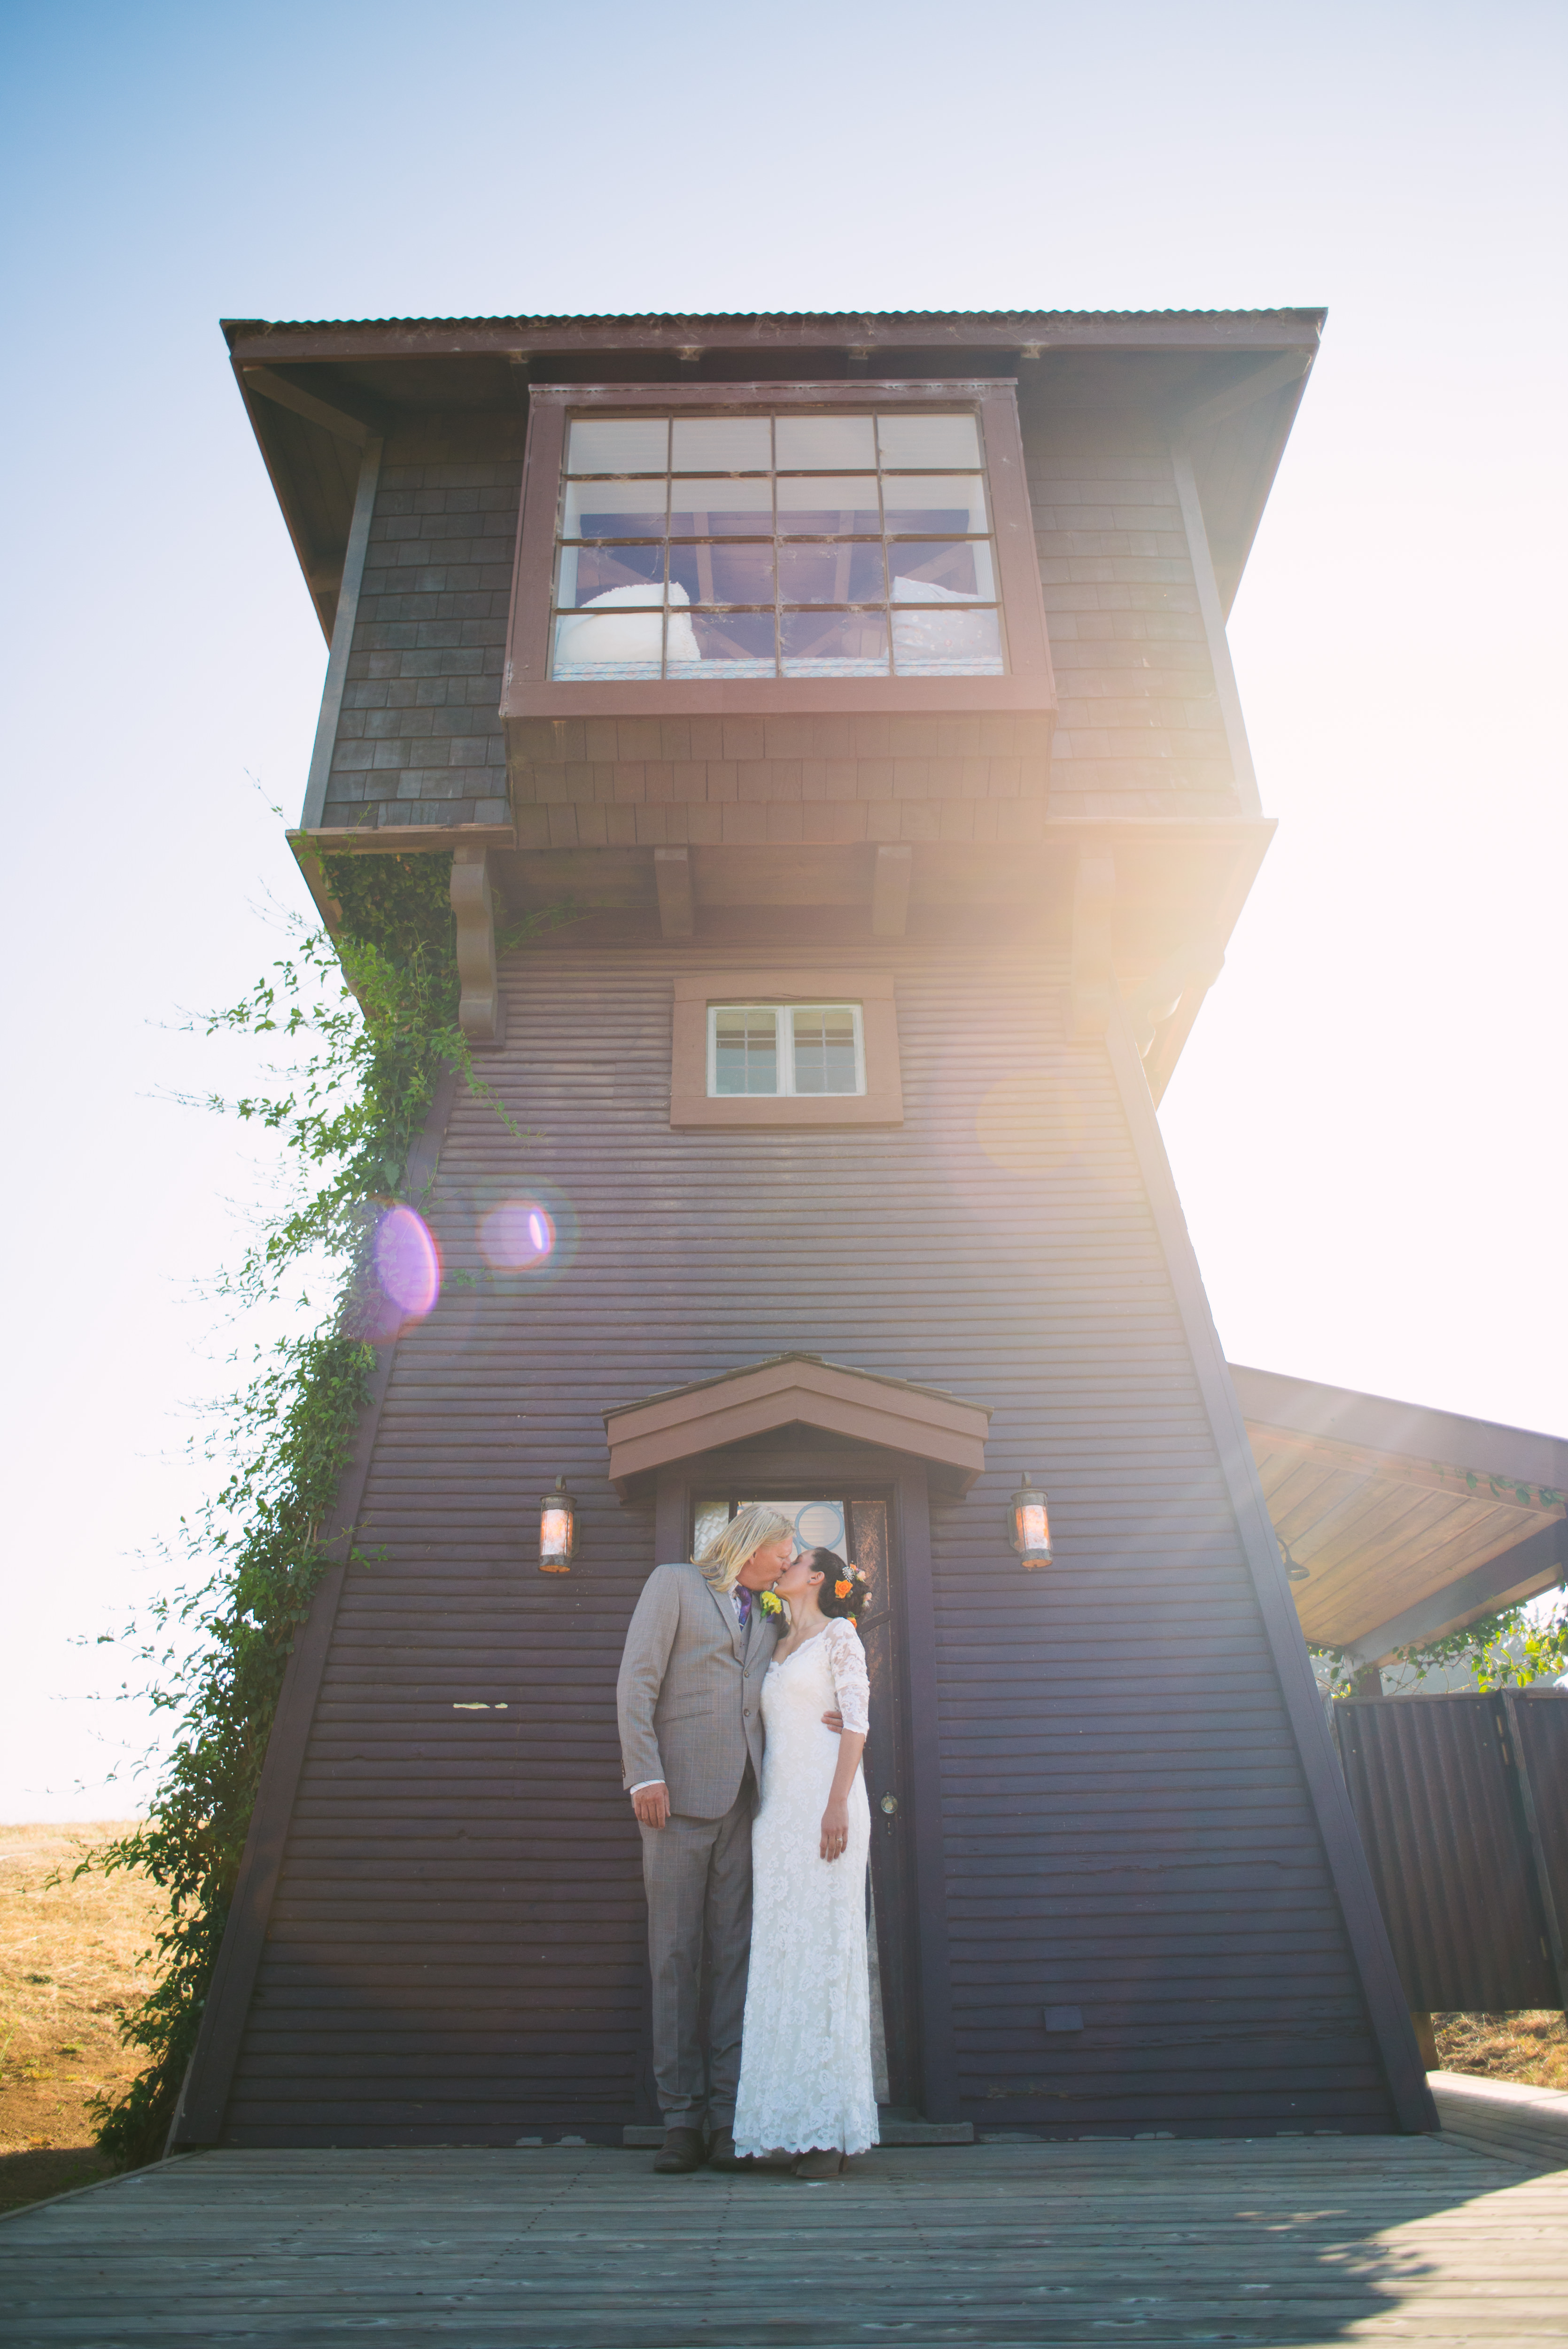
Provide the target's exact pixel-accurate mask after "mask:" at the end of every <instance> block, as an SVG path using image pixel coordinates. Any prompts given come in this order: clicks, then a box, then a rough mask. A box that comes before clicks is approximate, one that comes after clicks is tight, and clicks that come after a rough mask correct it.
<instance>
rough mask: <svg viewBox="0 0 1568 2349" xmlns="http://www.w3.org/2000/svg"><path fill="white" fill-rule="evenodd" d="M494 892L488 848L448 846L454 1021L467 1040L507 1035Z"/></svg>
mask: <svg viewBox="0 0 1568 2349" xmlns="http://www.w3.org/2000/svg"><path fill="white" fill-rule="evenodd" d="M497 895H498V892H497V889H496V885H495V858H494V854H493V852H492V851H491V850H490V849H488V848H477V847H469V846H465V847H461V848H458V849H454V850H453V852H452V879H451V903H452V912H453V914H454V915H455V916H456V917H457V925H458V977H459V979H460V980H461V982H462V994H461V998H460V999H459V1005H458V1025H459V1028H460V1029H461V1030H462V1031H463V1034H464V1035H465V1036H466V1037H467V1038H468V1040H469V1043H470V1044H476V1045H478V1044H501V1043H504V1042H505V1040H506V1000H505V998H504V997H503V996H502V994H501V991H500V969H499V968H498V965H497V961H496V950H495V916H496V900H497Z"/></svg>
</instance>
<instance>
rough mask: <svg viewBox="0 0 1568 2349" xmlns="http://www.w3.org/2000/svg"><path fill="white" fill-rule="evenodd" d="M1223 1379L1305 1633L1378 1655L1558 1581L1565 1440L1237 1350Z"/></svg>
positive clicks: (1567, 1476) (1566, 1541) (1567, 1560)
mask: <svg viewBox="0 0 1568 2349" xmlns="http://www.w3.org/2000/svg"><path fill="white" fill-rule="evenodd" d="M1232 1377H1233V1381H1234V1382H1235V1386H1236V1391H1237V1394H1238V1396H1239V1398H1240V1401H1241V1404H1242V1410H1243V1416H1244V1417H1245V1420H1246V1423H1247V1433H1248V1435H1249V1437H1250V1439H1251V1442H1252V1447H1253V1455H1254V1457H1255V1458H1256V1461H1257V1464H1258V1470H1259V1474H1260V1475H1261V1477H1262V1480H1263V1487H1264V1495H1265V1496H1266V1498H1267V1501H1268V1506H1269V1514H1270V1516H1271V1517H1272V1518H1273V1520H1274V1531H1275V1533H1276V1534H1277V1535H1278V1537H1279V1539H1280V1542H1281V1544H1282V1546H1283V1547H1284V1549H1285V1551H1286V1553H1287V1556H1286V1565H1287V1568H1292V1569H1294V1571H1293V1575H1292V1583H1291V1588H1292V1593H1293V1595H1294V1597H1295V1605H1296V1612H1297V1614H1298V1615H1299V1617H1300V1619H1301V1625H1302V1629H1303V1630H1304V1631H1305V1634H1306V1637H1307V1638H1308V1639H1309V1640H1313V1641H1314V1642H1315V1643H1318V1644H1321V1645H1323V1646H1325V1647H1336V1648H1347V1649H1352V1650H1354V1651H1356V1653H1357V1655H1358V1656H1360V1657H1362V1658H1363V1659H1365V1660H1366V1661H1376V1660H1377V1658H1378V1657H1379V1656H1381V1655H1387V1654H1388V1653H1390V1652H1392V1651H1393V1650H1394V1649H1395V1648H1397V1647H1399V1646H1404V1645H1409V1644H1414V1643H1415V1642H1417V1641H1418V1640H1429V1639H1435V1638H1437V1637H1438V1636H1439V1634H1440V1633H1442V1632H1444V1631H1447V1630H1456V1629H1458V1628H1460V1626H1462V1625H1463V1624H1465V1623H1467V1622H1470V1621H1473V1620H1474V1619H1476V1618H1477V1617H1479V1616H1481V1615H1484V1614H1488V1613H1491V1612H1492V1611H1493V1610H1494V1609H1497V1608H1499V1607H1501V1606H1504V1605H1507V1604H1509V1603H1511V1601H1513V1600H1515V1599H1524V1598H1529V1597H1531V1596H1532V1595H1533V1594H1534V1593H1535V1592H1537V1591H1541V1590H1545V1589H1548V1588H1551V1586H1552V1585H1553V1583H1555V1582H1560V1581H1562V1580H1563V1577H1564V1569H1565V1568H1568V1525H1565V1523H1564V1518H1565V1512H1564V1507H1563V1499H1562V1497H1561V1496H1562V1495H1563V1492H1564V1490H1565V1489H1568V1441H1565V1440H1564V1439H1563V1438H1562V1437H1558V1436H1551V1435H1541V1434H1535V1433H1531V1432H1530V1431H1529V1430H1526V1429H1522V1428H1513V1427H1504V1426H1500V1425H1498V1424H1496V1423H1493V1422H1491V1421H1488V1420H1477V1419H1468V1418H1463V1417H1460V1415H1459V1414H1457V1413H1450V1412H1437V1411H1424V1410H1421V1409H1419V1408H1418V1406H1416V1405H1414V1404H1408V1403H1399V1402H1388V1401H1387V1400H1385V1399H1384V1398H1382V1397H1380V1396H1376V1395H1364V1394H1357V1393H1355V1392H1352V1391H1350V1390H1348V1389H1346V1388H1343V1387H1329V1386H1324V1385H1320V1384H1318V1383H1317V1382H1316V1381H1311V1380H1305V1379H1288V1378H1282V1377H1279V1376H1277V1375H1276V1374H1275V1373H1274V1372H1272V1371H1255V1370H1249V1369H1245V1368H1243V1367H1242V1366H1240V1365H1236V1364H1233V1365H1232ZM1303 1569H1305V1573H1303V1571H1302V1570H1303Z"/></svg>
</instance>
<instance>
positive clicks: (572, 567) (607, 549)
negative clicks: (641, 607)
mask: <svg viewBox="0 0 1568 2349" xmlns="http://www.w3.org/2000/svg"><path fill="white" fill-rule="evenodd" d="M664 575H665V550H664V548H663V547H662V546H563V547H562V550H561V562H560V566H559V568H558V571H557V574H556V580H555V600H556V602H557V604H558V605H561V606H562V609H563V610H570V608H571V607H572V605H573V604H592V603H594V602H596V601H597V599H598V598H599V597H600V596H601V595H606V594H608V592H609V591H610V590H611V589H612V588H614V587H634V586H651V587H653V588H655V590H657V589H658V587H659V583H660V582H661V580H662V579H663V577H664ZM635 600H637V601H646V602H650V603H652V602H656V601H657V600H658V596H657V595H656V594H655V595H652V596H648V597H645V598H637V599H635Z"/></svg>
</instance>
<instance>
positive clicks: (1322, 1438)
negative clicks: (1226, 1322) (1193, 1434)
mask: <svg viewBox="0 0 1568 2349" xmlns="http://www.w3.org/2000/svg"><path fill="white" fill-rule="evenodd" d="M1247 1435H1248V1438H1249V1439H1250V1441H1251V1442H1252V1444H1253V1449H1254V1451H1255V1450H1256V1448H1257V1446H1258V1445H1259V1444H1263V1445H1264V1449H1265V1450H1267V1451H1269V1452H1294V1453H1297V1454H1300V1455H1301V1457H1302V1458H1303V1459H1305V1460H1317V1461H1321V1462H1322V1463H1323V1464H1324V1465H1325V1466H1326V1467H1329V1468H1337V1469H1339V1470H1341V1471H1342V1472H1343V1473H1344V1474H1345V1475H1352V1476H1361V1477H1367V1478H1375V1479H1377V1481H1378V1482H1379V1483H1381V1484H1385V1485H1419V1486H1420V1488H1421V1490H1422V1491H1423V1492H1428V1493H1449V1494H1452V1495H1453V1496H1454V1498H1455V1499H1456V1500H1460V1501H1494V1502H1496V1504H1497V1505H1498V1506H1499V1507H1500V1508H1505V1509H1528V1510H1529V1511H1530V1512H1531V1514H1532V1516H1538V1517H1540V1518H1541V1519H1542V1522H1543V1523H1549V1522H1551V1521H1553V1520H1554V1519H1558V1518H1562V1517H1563V1516H1568V1506H1565V1505H1564V1504H1563V1502H1562V1501H1542V1499H1541V1498H1540V1491H1541V1488H1540V1486H1539V1485H1535V1486H1533V1487H1532V1486H1531V1485H1524V1484H1515V1482H1514V1481H1513V1479H1512V1478H1511V1477H1510V1476H1494V1475H1491V1472H1490V1471H1489V1470H1486V1469H1474V1468H1468V1467H1446V1466H1445V1465H1444V1464H1443V1463H1442V1462H1441V1461H1437V1460H1431V1461H1428V1460H1411V1459H1408V1458H1407V1457H1404V1456H1402V1455H1401V1454H1398V1453H1397V1452H1375V1451H1373V1450H1371V1449H1370V1447H1369V1446H1367V1444H1341V1443H1338V1442H1336V1439H1335V1438H1334V1437H1333V1436H1330V1435H1305V1434H1300V1433H1297V1431H1296V1430H1295V1428H1292V1427H1274V1426H1271V1425H1269V1424H1268V1423H1264V1422H1262V1421H1258V1420H1253V1419H1249V1420H1248V1422H1247ZM1472 1480H1473V1481H1472ZM1532 1491H1533V1492H1534V1494H1535V1495H1536V1497H1535V1498H1534V1499H1533V1500H1532V1498H1531V1497H1530V1496H1531V1494H1532Z"/></svg>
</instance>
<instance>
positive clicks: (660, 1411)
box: [604, 1354, 991, 1495]
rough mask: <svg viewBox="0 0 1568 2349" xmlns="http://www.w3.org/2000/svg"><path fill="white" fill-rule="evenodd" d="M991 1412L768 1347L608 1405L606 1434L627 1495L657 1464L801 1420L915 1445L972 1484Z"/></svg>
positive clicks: (914, 1450) (964, 1484) (614, 1475)
mask: <svg viewBox="0 0 1568 2349" xmlns="http://www.w3.org/2000/svg"><path fill="white" fill-rule="evenodd" d="M990 1421H991V1413H990V1408H989V1406H988V1405H987V1404H985V1403H975V1402H960V1401H959V1400H958V1398H957V1396H956V1395H950V1394H944V1393H943V1392H942V1391H941V1389H940V1388H938V1387H921V1386H913V1385H911V1383H910V1382H909V1381H908V1380H906V1379H892V1378H885V1377H883V1376H882V1374H881V1373H880V1372H879V1371H854V1370H849V1369H846V1368H845V1366H844V1365H843V1364H842V1363H841V1362H825V1361H823V1360H822V1358H821V1356H820V1354H770V1355H769V1356H768V1357H767V1358H766V1359H765V1360H764V1361H760V1362H748V1363H746V1364H744V1365H743V1366H742V1367H741V1368H740V1369H738V1370H734V1371H720V1372H719V1374H718V1376H717V1378H711V1379H697V1380H696V1381H694V1382H693V1383H692V1384H691V1385H690V1386H686V1387H673V1388H671V1389H669V1390H668V1392H665V1393H663V1394H655V1395H648V1396H646V1397H645V1399H644V1400H643V1401H642V1402H629V1403H622V1404H620V1405H619V1406H618V1407H617V1408H616V1409H615V1410H614V1411H607V1412H606V1413H604V1433H605V1434H606V1436H607V1437H608V1438H609V1444H610V1482H611V1483H612V1484H613V1485H614V1487H615V1489H616V1491H617V1492H618V1493H621V1494H622V1495H624V1493H625V1491H626V1488H627V1486H628V1485H630V1484H631V1483H632V1482H633V1481H634V1479H635V1478H637V1477H639V1476H644V1475H647V1474H648V1473H649V1471H650V1470H653V1469H655V1468H664V1467H667V1466H668V1465H669V1464H671V1463H672V1462H674V1461H676V1460H689V1459H691V1458H692V1457H693V1456H694V1455H695V1454H697V1453H699V1452H712V1451H715V1450H716V1449H717V1447H718V1446H719V1445H721V1444H740V1443H744V1442H745V1441H746V1440H747V1439H748V1437H755V1436H759V1435H770V1434H772V1433H774V1432H775V1430H777V1429H779V1428H782V1427H789V1426H792V1425H795V1424H799V1425H800V1426H802V1427H815V1428H820V1429H822V1430H824V1431H825V1432H826V1433H829V1434H831V1435H839V1436H849V1437H851V1439H853V1440H854V1441H856V1442H859V1443H861V1444H880V1445H881V1446H882V1447H883V1449H885V1450H887V1451H891V1452H906V1453H911V1454H913V1455H914V1456H915V1457H916V1458H917V1459H921V1460H925V1461H929V1462H930V1463H931V1464H932V1465H933V1466H934V1467H937V1468H940V1469H942V1470H943V1471H944V1479H943V1481H944V1484H946V1485H948V1487H949V1489H951V1490H953V1491H955V1492H960V1493H966V1492H967V1491H968V1490H969V1487H970V1485H973V1483H974V1482H975V1477H976V1476H978V1475H979V1474H980V1472H981V1470H982V1469H983V1468H984V1467H985V1437H986V1433H987V1431H988V1429H989V1426H990Z"/></svg>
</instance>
